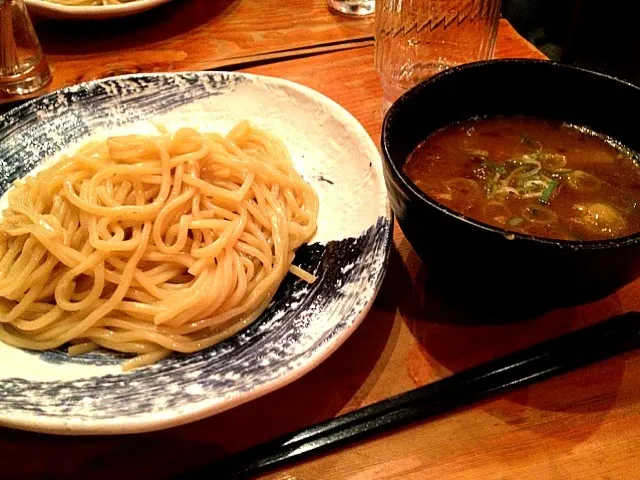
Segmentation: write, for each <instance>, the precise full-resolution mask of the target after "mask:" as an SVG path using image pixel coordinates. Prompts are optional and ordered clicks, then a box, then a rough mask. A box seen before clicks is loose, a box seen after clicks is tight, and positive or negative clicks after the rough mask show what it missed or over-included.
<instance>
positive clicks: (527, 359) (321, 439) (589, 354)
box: [178, 312, 640, 479]
mask: <svg viewBox="0 0 640 480" xmlns="http://www.w3.org/2000/svg"><path fill="white" fill-rule="evenodd" d="M638 346H640V313H638V312H630V313H626V314H623V315H619V316H617V317H613V318H611V319H609V320H605V321H604V322H601V323H599V324H596V325H593V326H590V327H585V328H582V329H580V330H577V331H574V332H571V333H567V334H564V335H562V336H560V337H557V338H554V339H552V340H547V341H545V342H542V343H539V344H537V345H534V346H532V347H529V348H527V349H525V350H520V351H518V352H516V353H513V354H511V355H507V356H505V357H502V358H499V359H496V360H492V361H490V362H487V363H484V364H482V365H479V366H477V367H473V368H470V369H468V370H465V371H463V372H460V373H457V374H455V375H452V376H450V377H447V378H444V379H442V380H439V381H437V382H434V383H431V384H429V385H425V386H424V387H420V388H416V389H415V390H411V391H409V392H407V393H403V394H401V395H398V396H395V397H391V398H389V399H387V400H383V401H381V402H378V403H375V404H373V405H370V406H368V407H364V408H361V409H358V410H355V411H353V412H350V413H348V414H346V415H342V416H339V417H336V418H334V419H331V420H328V421H325V422H322V423H318V424H316V425H313V426H311V427H308V428H305V429H303V430H300V431H298V432H296V433H293V434H290V435H286V436H284V437H281V438H278V439H275V440H272V441H269V442H267V443H264V444H262V445H258V446H256V447H253V448H250V449H248V450H245V451H243V452H240V453H238V454H235V455H233V456H230V457H227V458H225V459H222V460H218V461H215V462H213V463H210V464H209V465H206V466H204V467H202V468H200V469H198V470H196V471H190V472H187V473H185V475H184V478H194V477H195V478H198V477H206V478H225V479H228V478H246V477H248V476H251V475H256V474H257V473H259V472H262V471H264V470H267V469H270V468H274V467H277V466H281V465H283V464H285V463H287V462H291V461H296V460H300V459H302V458H304V457H305V456H308V455H310V454H315V453H318V452H320V451H323V450H325V449H328V448H330V447H336V446H339V445H344V444H346V443H348V442H353V441H355V440H359V439H363V438H365V437H368V436H371V435H373V434H377V433H381V432H384V431H387V430H389V429H392V428H397V427H401V426H404V425H407V424H409V423H412V422H416V421H419V420H424V419H426V418H428V417H431V416H434V415H439V414H442V413H444V412H448V411H451V410H454V409H456V408H459V407H462V406H465V405H469V404H471V403H473V402H476V401H478V400H480V399H482V398H485V397H488V396H490V395H495V394H497V393H500V392H503V391H505V390H508V389H512V388H514V387H518V386H523V385H528V384H531V383H534V382H536V381H538V380H542V379H545V378H549V377H551V376H554V375H558V374H560V373H564V372H567V371H569V370H573V369H575V368H578V367H582V366H585V365H588V364H590V363H593V362H596V361H599V360H603V359H605V358H608V357H611V356H614V355H617V354H619V353H622V352H625V351H628V350H631V349H633V348H636V347H638ZM178 478H182V476H180V477H178Z"/></svg>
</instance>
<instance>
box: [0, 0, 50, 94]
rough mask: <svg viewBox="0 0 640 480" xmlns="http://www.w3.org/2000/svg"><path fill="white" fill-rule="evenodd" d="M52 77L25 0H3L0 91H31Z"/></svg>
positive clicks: (20, 92) (44, 84) (0, 10)
mask: <svg viewBox="0 0 640 480" xmlns="http://www.w3.org/2000/svg"><path fill="white" fill-rule="evenodd" d="M50 81H51V71H50V70H49V65H48V64H47V61H46V60H45V58H44V55H43V54H42V49H41V48H40V42H38V37H37V36H36V32H35V31H34V29H33V25H32V23H31V19H30V18H29V14H28V13H27V8H26V7H25V5H24V1H23V0H0V94H5V95H25V94H29V93H32V92H35V91H36V90H39V89H41V88H42V87H44V86H46V85H47V84H48V83H49V82H50Z"/></svg>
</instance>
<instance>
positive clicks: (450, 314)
mask: <svg viewBox="0 0 640 480" xmlns="http://www.w3.org/2000/svg"><path fill="white" fill-rule="evenodd" d="M372 28H373V20H372V19H371V18H367V19H350V18H345V17H339V16H334V15H332V14H330V13H329V12H327V10H326V7H325V6H324V1H323V0H290V1H288V2H282V1H281V0H260V1H258V0H237V1H235V2H232V1H231V0H215V1H211V2H210V1H206V0H201V1H197V0H181V1H179V0H176V1H174V2H173V3H170V4H167V5H166V6H165V7H162V8H158V9H157V10H155V11H151V12H148V13H147V14H144V15H140V16H138V17H132V18H131V19H127V20H120V21H116V22H106V23H103V24H65V23H54V22H43V23H39V24H38V25H37V30H38V33H39V35H40V38H41V41H42V44H43V47H44V50H45V53H46V54H47V57H48V59H49V61H50V63H51V65H52V67H53V69H54V75H55V80H54V83H53V86H52V88H57V87H60V86H63V85H68V84H71V83H75V82H78V81H81V80H87V79H91V78H98V77H102V76H105V75H109V74H113V73H124V72H131V71H159V70H192V69H204V68H225V69H241V70H243V71H248V72H252V73H259V74H264V75H272V76H279V77H284V78H288V79H291V80H294V81H297V82H300V83H302V84H305V85H308V86H310V87H312V88H315V89H316V90H318V91H320V92H322V93H324V94H326V95H328V96H329V97H331V98H333V99H334V100H336V101H337V102H339V103H341V104H342V105H344V106H345V107H346V108H347V109H348V110H349V111H351V112H352V113H353V114H354V115H355V116H356V118H358V120H359V121H360V122H362V124H363V125H364V126H365V127H366V129H367V130H368V132H369V133H370V134H371V136H372V138H373V139H374V140H375V141H376V142H377V141H378V139H379V136H380V125H381V112H380V98H381V89H380V85H379V83H378V79H377V77H376V74H375V71H374V69H373V48H372ZM107 32H109V33H110V34H109V37H108V38H101V35H105V34H106V33H107ZM496 55H497V56H498V57H534V58H540V57H541V55H540V53H539V52H537V51H536V50H535V49H534V48H533V47H532V46H531V45H529V44H528V43H527V42H526V41H524V40H523V39H522V38H520V37H519V36H518V35H517V34H516V33H515V32H514V31H513V29H512V28H511V27H510V26H509V24H508V23H507V22H506V21H501V24H500V31H499V39H498V47H497V52H496ZM425 274H426V272H425V268H424V266H423V265H422V263H421V262H420V260H419V259H418V258H417V256H416V254H415V253H414V252H413V250H412V249H411V247H410V246H409V245H408V243H407V241H406V239H405V238H404V237H403V235H402V233H401V231H400V230H399V229H398V228H397V226H396V229H395V232H394V244H393V251H392V253H391V259H390V263H389V271H388V273H387V276H386V279H385V281H384V284H383V286H382V289H381V291H380V294H379V296H378V298H377V300H376V302H375V304H374V306H373V309H372V310H371V312H370V313H369V315H368V316H367V318H366V319H365V320H364V322H363V324H362V325H361V326H360V327H359V328H358V330H357V331H356V332H355V333H354V334H353V335H352V336H351V337H350V338H349V339H348V340H347V341H346V343H345V344H344V345H343V346H342V347H340V348H339V349H338V351H336V352H335V353H334V354H333V355H332V356H331V357H330V358H329V359H328V360H326V361H325V362H324V363H323V364H321V365H320V366H319V367H317V368H316V369H315V370H313V371H312V372H311V373H309V374H308V375H306V376H304V377H303V378H301V379H300V380H298V381H296V382H294V383H292V384H290V385H289V386H287V387H285V388H283V389H281V390H279V391H276V392H274V393H272V394H269V395H267V396H265V397H262V398H260V399H257V400H255V401H252V402H250V403H248V404H245V405H242V406H239V407H237V408H235V409H233V410H231V411H228V412H225V413H222V414H220V415H217V416H214V417H211V418H209V419H205V420H202V421H199V422H196V423H193V424H190V425H185V426H182V427H177V428H173V429H170V430H166V431H161V432H154V433H148V434H141V435H132V436H122V437H53V436H47V435H39V434H33V433H26V432H18V431H13V430H7V429H0V458H2V459H3V460H4V461H3V462H2V468H1V470H0V477H6V478H36V477H45V476H46V477H48V478H54V477H64V478H105V479H107V478H108V479H113V478H133V477H139V478H147V477H149V478H165V477H167V476H169V475H171V474H172V473H176V472H185V471H188V470H189V469H190V468H193V467H195V466H198V465H202V464H204V463H206V462H208V461H210V460H212V459H214V458H219V457H222V456H225V455H227V454H229V453H232V452H236V451H239V450H241V449H243V448H246V447H248V446H250V445H254V444H256V443H259V442H262V441H265V440H268V439H271V438H274V437H276V436H279V435H281V434H283V433H286V432H290V431H293V430H296V429H299V428H302V427H304V426H307V425H309V424H311V423H314V422H318V421H321V420H324V419H327V418H331V417H334V416H336V415H338V414H341V413H344V412H348V411H351V410H354V409H356V408H359V407H361V406H364V405H368V404H371V403H373V402H376V401H378V400H382V399H384V398H387V397H389V396H391V395H394V394H398V393H402V392H404V391H407V390H410V389H412V388H414V387H416V386H420V385H424V384H426V383H429V382H432V381H434V380H437V379H439V378H442V377H445V376H448V375H450V374H452V373H455V372H457V371H460V370H462V369H464V368H467V367H470V366H473V365H476V364H478V363H481V362H484V361H486V360H489V359H491V358H495V357H497V356H501V355H504V354H506V353H508V352H511V351H514V350H517V349H520V348H523V347H525V346H527V345H530V344H533V343H536V342H538V341H540V340H542V339H545V338H549V337H553V336H556V335H558V334H560V333H562V332H565V331H568V330H572V329H575V328H579V327H581V326H584V325H587V324H591V323H594V322H597V321H599V320H602V319H604V318H606V317H609V316H611V315H614V314H616V313H619V312H623V311H627V310H632V309H639V308H640V283H639V282H636V283H634V284H632V285H629V286H627V287H625V288H623V289H622V290H620V291H619V292H618V293H616V294H614V295H612V296H610V297H608V298H606V299H604V300H601V301H599V302H596V303H594V304H591V305H585V306H579V307H576V308H571V309H564V310H556V311H552V312H549V313H547V314H545V315H543V316H541V317H539V318H536V319H532V320H528V321H523V322H518V323H512V324H507V325H479V324H474V323H473V319H470V318H468V317H465V316H464V315H463V314H462V313H461V312H460V311H459V310H457V309H456V308H455V306H453V305H450V304H447V303H446V302H444V301H443V300H441V299H439V298H438V297H437V296H435V295H433V294H430V292H429V291H426V290H425V288H424V278H425ZM639 382H640V354H638V353H629V354H626V355H623V356H619V357H616V358H614V359H611V360H608V361H605V362H602V363H600V364H596V365H594V366H591V367H588V368H584V369H582V370H580V371H576V372H574V373H570V374H566V375H563V376H561V377H558V378H556V379H553V380H549V381H546V382H543V383H540V384H538V385H535V386H531V387H528V388H524V389H520V390H518V391H515V392H513V393H510V394H508V395H504V396H501V397H498V398H495V399H492V400H489V401H484V402H482V403H480V404H478V405H475V406H474V407H471V408H466V409H462V410H459V411H457V412H455V413H453V414H450V415H447V416H443V417H441V418H438V419H436V420H434V421H430V422H425V423H422V424H418V425H413V426H411V427H408V428H405V429H403V430H401V431H397V432H394V433H391V434H387V435H384V436H380V437H377V438H374V439H372V440H370V441H366V442H361V443H359V444H357V445H354V446H351V447H348V448H344V449H342V450H339V451H334V452H332V453H330V454H327V455H322V456H318V457H315V458H312V459H310V460H308V461H305V462H303V463H299V464H295V465H291V466H288V467H286V468H283V469H281V470H278V471H274V472H270V473H268V474H265V475H263V476H262V477H261V478H265V479H274V480H275V479H278V480H293V479H325V478H326V479H342V478H350V479H357V480H369V479H371V480H373V479H381V478H385V479H387V478H403V479H414V478H415V479H427V478H439V479H447V480H449V479H495V480H498V479H501V480H506V479H535V480H547V479H573V478H575V479H585V478H588V479H603V480H604V479H611V480H613V479H616V480H619V479H637V478H640V462H638V460H637V451H638V450H639V448H640V407H639V405H638V402H640V385H639Z"/></svg>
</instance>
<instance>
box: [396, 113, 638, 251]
mask: <svg viewBox="0 0 640 480" xmlns="http://www.w3.org/2000/svg"><path fill="white" fill-rule="evenodd" d="M404 172H405V173H406V174H407V175H408V176H409V178H410V179H411V180H412V181H413V182H414V183H415V184H416V185H417V186H418V187H419V188H420V189H421V190H423V191H424V192H425V193H426V194H427V195H428V196H430V197H432V198H434V199H436V200H437V201H438V202H440V203H442V204H443V205H445V206H447V207H449V208H450V209H452V210H454V211H456V212H458V213H461V214H463V215H465V216H468V217H471V218H473V219H475V220H478V221H480V222H484V223H487V224H489V225H493V226H496V227H500V228H504V229H506V230H510V231H513V232H518V233H524V234H529V235H535V236H539V237H546V238H553V239H564V240H604V239H611V238H617V237H623V236H626V235H631V234H634V233H636V232H639V231H640V205H639V200H640V169H639V167H638V163H637V155H636V154H635V153H633V152H631V151H630V150H628V149H627V148H625V147H623V146H621V145H619V144H616V143H615V142H613V141H611V140H610V139H607V138H605V137H603V136H601V135H598V134H596V133H594V132H592V131H589V130H587V129H585V128H582V127H576V126H573V125H568V124H565V123H561V122H556V121H549V120H542V119H537V118H531V117H496V118H481V119H474V120H469V121H464V122H460V123H456V124H454V125H451V126H448V127H445V128H443V129H441V130H439V131H437V132H435V133H433V134H432V135H430V136H429V137H428V138H427V139H426V140H425V141H424V142H423V143H421V144H420V145H419V146H418V147H417V148H416V149H415V150H414V151H413V152H412V153H411V154H410V156H409V158H408V159H407V162H406V163H405V166H404Z"/></svg>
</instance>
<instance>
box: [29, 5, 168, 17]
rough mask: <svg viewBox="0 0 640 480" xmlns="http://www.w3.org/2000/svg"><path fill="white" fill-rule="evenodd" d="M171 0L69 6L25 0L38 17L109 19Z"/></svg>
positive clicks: (138, 11)
mask: <svg viewBox="0 0 640 480" xmlns="http://www.w3.org/2000/svg"><path fill="white" fill-rule="evenodd" d="M168 1H170V0H134V1H132V2H127V3H123V4H121V5H98V6H67V5H59V4H57V3H52V2H47V1H45V0H25V3H26V4H27V8H28V9H29V12H30V13H31V14H32V15H34V16H37V17H44V18H53V19H58V20H107V19H109V18H118V17H126V16H127V15H133V14H136V13H140V12H144V11H145V10H149V9H151V8H154V7H157V6H158V5H162V4H163V3H167V2H168Z"/></svg>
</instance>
